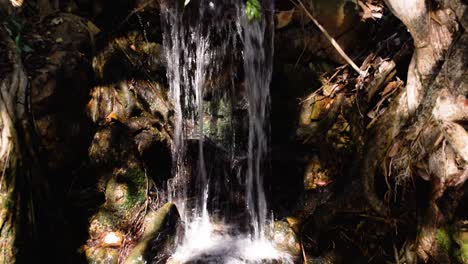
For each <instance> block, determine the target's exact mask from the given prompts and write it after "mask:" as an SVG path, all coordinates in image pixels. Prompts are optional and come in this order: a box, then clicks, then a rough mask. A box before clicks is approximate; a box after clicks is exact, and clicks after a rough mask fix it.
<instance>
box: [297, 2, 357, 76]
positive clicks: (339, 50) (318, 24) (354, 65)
mask: <svg viewBox="0 0 468 264" xmlns="http://www.w3.org/2000/svg"><path fill="white" fill-rule="evenodd" d="M297 2H298V3H299V5H300V6H301V7H302V9H304V12H305V13H306V14H307V16H308V17H309V18H310V19H311V20H312V22H314V24H315V25H316V26H317V27H318V28H319V29H320V31H322V33H323V34H324V35H325V37H326V38H327V39H328V41H330V43H331V44H332V46H333V47H334V48H335V49H336V51H338V53H339V54H340V56H341V57H343V59H344V60H345V61H346V62H347V63H348V64H349V65H351V67H352V68H353V69H354V70H355V71H356V72H357V73H359V75H364V74H365V72H364V71H361V69H360V68H359V67H358V66H357V65H356V63H354V61H353V60H352V59H351V58H350V57H349V56H348V55H347V54H346V53H345V52H344V50H343V49H342V48H341V47H340V45H339V44H338V42H336V40H335V39H334V38H333V37H332V36H330V34H328V31H327V30H326V29H325V28H324V27H323V26H322V25H321V24H320V23H319V22H318V20H317V19H315V17H314V16H313V15H312V14H311V13H310V12H309V10H308V9H307V8H306V7H305V6H304V4H303V3H302V1H301V0H297Z"/></svg>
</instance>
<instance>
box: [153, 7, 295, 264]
mask: <svg viewBox="0 0 468 264" xmlns="http://www.w3.org/2000/svg"><path fill="white" fill-rule="evenodd" d="M179 2H180V1H165V2H164V4H163V5H162V8H161V13H162V14H161V17H162V25H163V31H164V48H165V54H166V61H167V77H168V81H169V86H170V96H171V98H172V100H173V103H174V126H175V127H174V136H173V146H172V147H173V149H172V153H173V164H174V166H173V170H174V171H173V174H174V177H173V179H172V180H171V181H170V182H169V183H168V193H169V200H170V201H173V202H174V203H176V205H177V207H178V209H179V211H180V213H181V216H182V218H183V221H184V223H185V235H184V239H183V241H182V242H181V244H180V245H179V246H178V248H177V250H176V252H175V254H174V255H173V256H172V259H174V260H176V261H177V262H178V263H184V262H188V261H192V262H197V261H202V262H203V263H255V262H258V261H264V260H268V259H282V260H283V261H284V262H288V261H287V260H288V256H286V255H285V254H283V253H281V252H278V251H277V250H275V249H274V246H273V244H272V243H271V242H269V241H267V239H266V238H265V235H264V234H265V227H266V225H267V224H268V222H271V221H270V220H272V219H267V215H268V209H267V202H266V196H265V191H264V186H263V177H264V174H266V172H267V170H268V162H267V153H268V130H269V123H268V110H269V109H268V108H269V101H270V97H269V85H270V81H271V74H272V64H273V62H272V57H273V22H272V21H273V12H272V10H273V1H271V0H265V1H263V2H264V3H263V7H262V9H263V11H264V12H263V16H262V19H260V20H259V21H257V20H252V21H249V19H248V18H247V16H246V12H245V1H244V0H224V1H222V2H220V1H209V0H199V1H197V2H196V3H190V4H189V6H187V7H185V8H184V7H182V6H181V5H180V3H179ZM192 2H194V1H192ZM239 48H242V53H241V54H240V55H242V56H241V58H236V56H237V55H239V54H236V52H237V50H239ZM237 57H238V56H237ZM229 58H231V59H232V61H236V60H237V62H239V63H240V64H242V65H243V74H242V73H240V74H238V73H237V72H236V70H235V69H233V68H229V67H228V68H226V61H227V60H229ZM232 61H231V62H232ZM226 73H228V74H230V75H231V78H230V79H231V82H230V83H231V86H230V88H231V90H232V89H234V88H235V87H238V86H235V85H234V83H235V82H236V80H235V79H236V77H237V76H238V75H240V76H243V79H244V83H243V85H244V87H245V92H244V93H243V95H242V96H241V97H242V98H243V99H238V98H237V97H236V96H234V95H233V94H239V93H241V92H239V91H231V92H230V91H229V90H230V89H229V87H221V86H220V85H219V83H216V82H212V80H213V79H216V78H218V77H219V76H222V75H223V74H226ZM213 83H214V84H213ZM210 86H214V87H210ZM208 87H210V89H211V90H212V92H211V93H214V92H213V91H218V92H217V94H218V96H213V95H211V97H212V98H211V101H214V102H211V105H221V104H223V105H225V108H229V107H227V106H226V105H231V108H230V109H228V110H226V113H228V114H227V115H228V117H225V118H228V119H230V121H229V122H227V123H229V124H231V126H230V127H229V128H230V129H231V130H233V131H231V132H230V133H224V134H225V135H224V136H222V139H220V140H218V141H217V140H216V139H213V140H211V139H210V140H211V141H214V143H215V144H217V145H218V148H219V149H224V150H226V151H227V152H229V155H226V157H231V158H228V159H229V162H230V164H231V165H230V167H231V168H232V167H236V166H235V164H237V163H239V162H241V161H242V160H246V169H238V170H237V173H241V174H242V173H243V174H245V175H243V177H239V179H241V181H242V184H240V185H242V188H243V190H244V192H245V197H244V207H245V208H244V211H245V212H246V213H247V214H248V225H249V226H250V228H247V229H246V230H245V228H244V229H242V228H240V227H239V226H238V225H239V224H238V225H237V226H236V224H235V223H234V224H233V223H227V222H226V221H223V220H222V219H223V218H224V220H226V219H225V218H227V217H228V216H227V215H215V214H216V213H214V211H216V210H214V209H213V208H212V210H209V208H208V207H209V206H208V203H209V201H211V200H216V199H222V198H220V197H217V196H219V194H218V192H222V191H220V190H217V191H216V190H215V191H213V190H212V189H213V188H212V186H218V185H216V184H218V183H217V182H216V179H214V178H213V177H211V176H210V175H208V173H207V165H208V163H206V160H205V148H206V138H210V136H212V135H207V133H206V132H205V130H206V129H205V125H206V123H207V122H206V120H207V119H214V117H215V116H216V115H217V113H215V110H213V109H218V108H219V107H218V108H216V107H215V108H210V107H207V106H206V105H207V104H208V103H207V102H206V100H205V97H208V96H207V94H208V91H207V89H208ZM220 91H221V92H220ZM223 100H224V101H223ZM234 100H240V101H243V102H245V103H246V104H247V107H246V108H247V109H246V110H247V111H246V114H247V115H248V116H247V118H248V131H246V137H247V139H244V140H245V141H246V142H244V143H243V144H242V143H239V142H237V140H236V139H235V138H236V135H238V134H242V131H237V130H239V129H237V127H238V126H236V125H232V124H233V123H235V121H234V120H233V119H234V118H233V117H232V112H233V109H232V105H236V104H242V102H233V101H234ZM209 108H210V109H211V112H210V110H207V109H209ZM218 110H219V109H218ZM234 129H235V130H234ZM240 130H241V129H240ZM190 140H192V141H193V140H195V141H196V142H197V143H198V144H197V145H198V146H197V149H198V151H197V153H198V154H197V155H198V156H197V157H196V158H195V160H193V159H191V157H190V154H189V153H190V151H189V146H188V145H189V144H188V142H189V141H190ZM242 145H243V146H244V147H242ZM218 154H219V153H218ZM214 156H217V154H215V155H214ZM210 162H213V161H212V160H210ZM241 163H242V162H241ZM194 165H195V167H194ZM241 167H242V166H240V168H241ZM220 176H222V177H221V178H223V177H227V178H226V179H223V180H224V181H226V182H232V181H234V179H230V178H229V177H231V176H230V175H229V173H228V174H227V175H220ZM241 176H242V175H241ZM232 178H236V177H232ZM193 182H195V185H191V183H193ZM191 186H192V187H191ZM193 186H194V187H193ZM191 188H194V190H191ZM214 189H216V187H215V188H214ZM193 191H194V193H192V192H193ZM228 191H233V190H228ZM217 212H218V214H219V210H218V211H217ZM220 219H221V220H220ZM241 230H243V231H241ZM197 263H198V262H197Z"/></svg>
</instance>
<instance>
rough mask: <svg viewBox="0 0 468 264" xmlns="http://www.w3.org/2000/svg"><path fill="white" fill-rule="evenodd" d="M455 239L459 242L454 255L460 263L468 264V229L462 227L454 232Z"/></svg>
mask: <svg viewBox="0 0 468 264" xmlns="http://www.w3.org/2000/svg"><path fill="white" fill-rule="evenodd" d="M454 240H455V242H456V243H457V247H456V249H455V252H454V257H455V258H456V259H457V261H458V262H459V263H465V264H468V230H467V229H463V228H462V229H459V230H457V231H456V232H454Z"/></svg>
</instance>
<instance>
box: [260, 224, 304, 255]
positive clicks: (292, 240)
mask: <svg viewBox="0 0 468 264" xmlns="http://www.w3.org/2000/svg"><path fill="white" fill-rule="evenodd" d="M265 234H266V237H267V238H268V239H269V240H271V241H273V243H274V246H275V247H276V249H277V250H279V251H281V252H285V253H287V254H289V255H291V256H292V257H293V258H298V257H299V256H300V254H301V244H300V241H299V239H298V237H297V235H296V233H295V232H294V230H293V229H292V228H291V226H290V225H289V224H288V223H287V222H285V221H276V222H274V223H273V225H272V226H269V227H267V228H266V230H265Z"/></svg>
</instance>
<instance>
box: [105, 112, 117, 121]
mask: <svg viewBox="0 0 468 264" xmlns="http://www.w3.org/2000/svg"><path fill="white" fill-rule="evenodd" d="M118 120H119V116H118V115H117V114H116V113H115V112H111V113H110V114H108V115H107V116H106V122H107V123H110V122H112V121H118Z"/></svg>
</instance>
